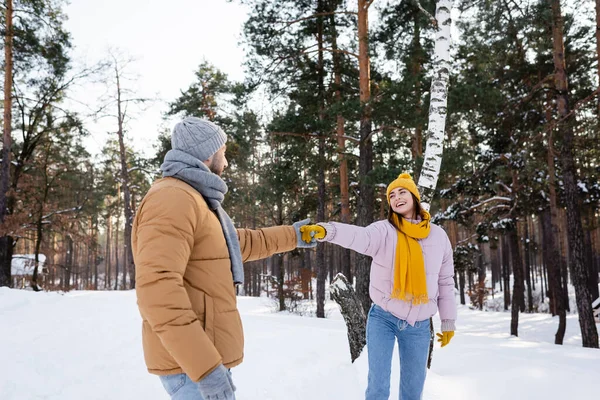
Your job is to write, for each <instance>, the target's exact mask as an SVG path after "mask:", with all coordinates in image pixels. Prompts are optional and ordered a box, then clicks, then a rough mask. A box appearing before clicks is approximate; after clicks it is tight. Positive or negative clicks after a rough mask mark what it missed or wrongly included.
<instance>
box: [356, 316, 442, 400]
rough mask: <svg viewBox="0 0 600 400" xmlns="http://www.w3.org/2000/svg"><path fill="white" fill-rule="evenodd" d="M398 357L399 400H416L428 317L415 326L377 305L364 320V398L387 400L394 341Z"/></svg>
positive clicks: (420, 391)
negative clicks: (366, 356)
mask: <svg viewBox="0 0 600 400" xmlns="http://www.w3.org/2000/svg"><path fill="white" fill-rule="evenodd" d="M395 340H398V350H399V351H398V352H399V356H400V400H420V399H421V396H422V394H423V386H424V385H425V375H426V373H427V356H428V355H429V340H430V332H429V319H427V320H424V321H417V322H416V323H415V326H410V325H409V324H408V322H406V321H404V320H401V319H398V318H396V317H395V316H393V315H392V314H391V313H389V312H387V311H385V310H384V309H382V308H381V307H379V306H377V305H375V304H374V305H373V306H372V307H371V309H370V310H369V317H368V319H367V350H368V353H369V383H368V386H367V392H366V400H388V399H389V397H390V375H391V370H392V354H393V352H394V341H395Z"/></svg>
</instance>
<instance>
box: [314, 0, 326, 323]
mask: <svg viewBox="0 0 600 400" xmlns="http://www.w3.org/2000/svg"><path fill="white" fill-rule="evenodd" d="M324 9H325V8H324V7H323V0H318V1H317V14H321V13H323V11H324ZM317 46H318V61H317V76H318V84H317V86H318V91H319V92H318V99H319V100H318V101H319V125H320V126H319V131H320V133H319V161H320V164H321V165H324V163H325V132H324V129H325V126H324V113H325V82H324V80H325V67H324V61H323V16H319V17H317ZM317 186H318V192H319V203H318V207H317V221H319V222H324V221H325V200H326V199H325V168H319V172H318V174H317ZM316 268H317V318H325V281H326V279H327V268H326V265H325V246H322V245H321V246H318V247H317V265H316Z"/></svg>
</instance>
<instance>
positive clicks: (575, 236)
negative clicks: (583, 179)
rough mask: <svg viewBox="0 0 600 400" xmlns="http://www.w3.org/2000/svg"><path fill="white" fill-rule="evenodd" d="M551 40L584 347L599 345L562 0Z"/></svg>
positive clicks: (555, 9) (556, 0) (556, 5)
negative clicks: (579, 185) (576, 157)
mask: <svg viewBox="0 0 600 400" xmlns="http://www.w3.org/2000/svg"><path fill="white" fill-rule="evenodd" d="M551 7H552V39H553V40H552V42H553V46H554V69H555V73H554V82H555V88H556V91H557V96H556V104H557V109H558V116H559V118H560V122H561V123H560V124H559V131H560V133H561V134H562V149H561V155H560V158H561V161H562V166H563V182H564V187H565V203H566V206H567V234H568V235H567V236H568V242H569V243H568V244H569V267H570V270H571V279H572V280H573V284H574V286H575V294H576V302H577V311H578V313H579V325H580V327H581V338H582V344H583V347H591V348H598V347H599V344H598V330H597V329H596V324H595V322H594V315H593V313H592V300H593V299H592V296H591V293H590V291H589V289H588V279H587V278H588V272H587V270H586V268H585V255H584V249H583V227H582V224H581V213H580V210H579V200H578V189H577V179H576V176H575V173H576V166H575V160H574V157H573V147H574V146H573V141H574V132H573V125H572V124H573V123H574V118H572V115H571V113H570V107H569V86H568V77H567V71H566V62H565V46H564V39H563V28H564V20H563V16H562V12H561V8H560V0H552V2H551Z"/></svg>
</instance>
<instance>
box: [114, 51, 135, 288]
mask: <svg viewBox="0 0 600 400" xmlns="http://www.w3.org/2000/svg"><path fill="white" fill-rule="evenodd" d="M114 63H115V64H114V67H115V77H116V81H117V124H118V130H117V135H118V136H119V152H120V156H121V190H123V197H124V207H123V208H124V211H125V229H124V230H123V255H124V257H123V258H124V260H125V262H124V263H123V289H125V288H126V285H127V272H129V277H130V283H131V288H132V289H133V288H134V287H135V265H134V264H133V252H132V249H131V225H132V223H133V210H132V208H131V192H130V191H129V168H128V166H127V151H126V150H125V137H124V136H125V132H124V130H123V123H124V120H125V113H124V110H123V99H122V98H121V77H120V73H119V64H118V62H117V61H116V60H115V61H114Z"/></svg>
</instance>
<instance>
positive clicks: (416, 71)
mask: <svg viewBox="0 0 600 400" xmlns="http://www.w3.org/2000/svg"><path fill="white" fill-rule="evenodd" d="M420 14H421V12H420V11H419V10H415V11H414V12H413V21H414V32H415V33H414V36H413V45H412V51H413V54H414V55H413V56H412V57H411V61H412V68H411V73H412V76H413V79H414V81H415V119H416V126H415V134H414V136H413V140H412V146H411V152H412V158H413V161H415V165H417V164H416V161H417V160H418V159H420V158H421V157H423V127H422V125H421V121H420V119H421V114H422V113H423V102H422V99H421V96H422V93H421V92H422V90H421V71H422V69H423V57H422V56H421V55H422V52H423V49H422V46H421V25H420V22H419V21H420Z"/></svg>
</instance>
